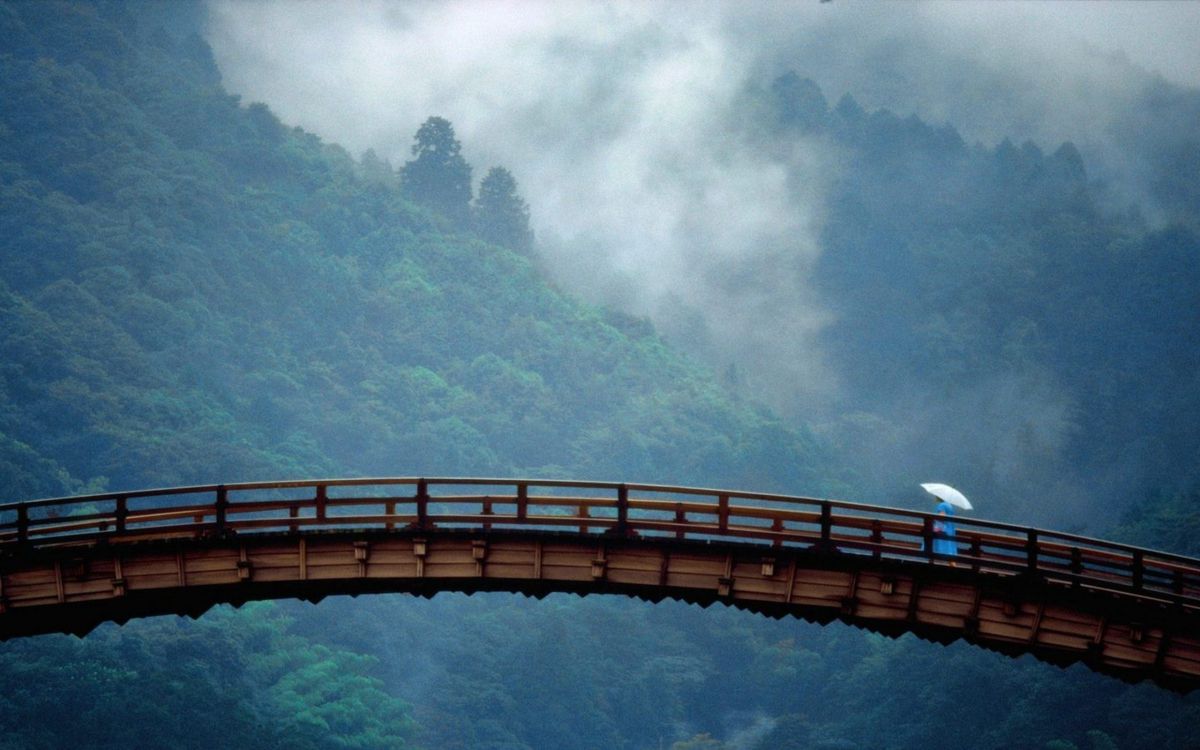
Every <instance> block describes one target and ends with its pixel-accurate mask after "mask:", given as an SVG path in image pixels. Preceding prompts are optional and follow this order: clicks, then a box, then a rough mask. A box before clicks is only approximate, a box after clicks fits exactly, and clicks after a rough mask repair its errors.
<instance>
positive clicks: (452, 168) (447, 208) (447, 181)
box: [401, 117, 471, 226]
mask: <svg viewBox="0 0 1200 750" xmlns="http://www.w3.org/2000/svg"><path fill="white" fill-rule="evenodd" d="M416 141H417V142H416V143H414V144H413V147H412V153H413V156H415V157H416V158H415V159H413V160H412V161H410V162H407V163H405V165H404V168H403V170H402V171H401V181H402V183H401V184H402V185H403V188H404V193H405V194H406V195H407V196H408V197H409V198H411V199H412V200H414V201H416V202H417V203H420V204H422V205H424V206H428V207H429V208H432V209H433V210H435V211H437V212H439V213H441V214H443V215H444V216H446V217H447V218H449V219H451V220H452V221H454V223H456V224H458V225H459V226H466V224H467V222H468V221H469V220H470V211H471V165H469V164H467V162H466V160H465V159H463V157H462V153H461V152H462V144H460V143H459V142H458V139H457V138H455V136H454V126H453V125H451V124H450V121H449V120H447V119H445V118H444V117H430V118H429V119H428V120H426V121H425V123H424V124H423V125H421V127H420V129H419V130H417V136H416Z"/></svg>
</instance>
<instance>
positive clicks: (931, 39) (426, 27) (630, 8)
mask: <svg viewBox="0 0 1200 750" xmlns="http://www.w3.org/2000/svg"><path fill="white" fill-rule="evenodd" d="M210 11H211V12H210V21H211V23H210V32H209V40H210V42H211V43H212V45H213V48H214V52H215V54H216V57H217V60H218V64H219V65H220V68H221V70H222V73H223V75H224V78H225V83H226V86H227V87H228V88H229V89H230V90H231V91H233V92H235V93H238V94H241V95H242V96H243V97H245V98H246V99H248V100H252V101H264V102H266V103H268V104H269V105H270V107H271V108H272V109H273V110H274V111H275V112H277V113H278V114H279V115H280V117H281V118H282V119H283V120H284V121H285V122H287V123H289V124H295V125H300V126H302V127H304V128H306V129H308V130H310V131H313V132H316V133H317V134H319V135H321V136H322V137H324V138H326V139H328V140H331V141H334V142H337V143H340V144H342V145H344V146H346V147H347V148H348V149H349V150H351V151H352V152H355V153H361V152H362V151H364V150H366V149H368V148H372V149H374V150H375V151H376V153H378V154H380V155H383V156H386V157H388V158H389V159H390V161H391V162H392V164H393V165H397V166H398V165H400V164H402V163H403V162H404V161H405V160H406V159H407V158H409V153H408V149H409V146H410V144H411V142H412V135H413V134H414V133H415V132H416V130H417V128H418V127H419V125H420V123H421V122H422V121H424V120H425V118H427V117H428V116H430V115H435V114H436V115H441V116H444V117H447V118H448V119H450V120H451V121H452V122H453V123H454V125H455V127H456V129H457V132H458V135H459V138H460V140H461V141H462V142H463V146H464V149H463V150H464V154H465V156H466V157H467V159H468V161H470V162H471V163H472V164H473V165H474V166H475V168H476V171H477V174H476V176H477V177H478V176H480V175H482V174H483V173H484V172H485V171H486V169H487V168H488V167H490V166H493V165H496V164H502V165H504V166H506V167H508V168H509V169H510V170H511V171H512V172H513V173H514V175H515V176H516V177H517V179H518V182H519V183H520V187H521V190H522V192H523V194H524V195H525V197H526V198H527V200H528V201H529V203H530V206H531V209H532V212H533V222H534V228H535V230H536V232H537V234H538V235H539V238H540V240H541V245H542V254H543V255H544V257H545V261H546V263H547V265H548V267H549V270H550V271H551V273H553V274H554V275H556V276H557V278H558V279H559V280H560V282H561V283H562V284H563V286H565V287H566V288H568V289H570V290H572V291H574V292H575V293H577V294H579V295H581V296H584V297H586V298H588V299H592V300H595V301H599V302H604V303H608V304H612V305H615V306H617V307H620V308H623V309H625V310H628V311H631V312H634V313H637V314H641V315H645V316H648V317H650V318H651V319H652V320H654V321H655V323H656V325H657V326H658V327H659V329H660V330H662V331H663V332H665V333H666V334H667V335H668V336H669V337H670V338H672V339H673V340H674V341H676V342H679V343H681V344H683V345H684V346H686V347H687V348H688V349H690V350H691V351H693V352H695V353H697V354H699V355H700V356H702V357H704V358H705V359H707V360H708V361H709V362H710V363H711V364H712V365H713V367H714V368H717V369H723V368H724V367H725V366H726V365H728V364H731V363H732V364H735V365H736V366H737V368H738V371H739V372H740V373H741V374H742V375H743V377H744V378H745V379H746V380H747V381H748V383H749V384H750V387H751V389H752V392H753V393H754V394H755V395H757V396H758V397H760V398H763V399H764V400H766V401H767V402H768V403H770V404H771V405H772V406H774V407H775V408H776V409H778V410H780V411H781V412H782V413H784V414H786V415H789V416H801V415H803V416H806V417H808V418H809V420H810V421H811V420H812V419H813V418H814V417H815V418H817V419H821V418H822V417H824V416H827V415H828V414H829V412H831V411H834V410H846V411H851V412H852V411H854V410H855V409H862V408H864V407H863V405H855V404H846V403H844V402H842V401H840V400H839V399H840V396H841V395H842V394H841V389H840V388H839V382H838V376H837V373H836V371H835V369H834V367H833V365H832V364H831V362H830V360H829V358H828V357H827V355H826V353H825V351H823V347H822V345H821V341H822V339H821V334H822V332H823V331H824V330H825V329H826V327H827V326H828V325H829V323H830V321H831V316H830V313H829V311H828V309H827V308H826V306H825V305H824V304H823V303H822V300H821V296H820V290H819V289H815V288H813V284H812V282H811V269H812V268H813V267H814V264H815V263H816V262H817V260H818V258H819V257H820V254H821V244H820V236H821V229H822V221H823V216H824V212H825V200H826V198H825V196H826V195H827V194H828V192H829V187H830V185H831V184H832V182H833V181H834V180H836V179H837V177H838V167H839V163H840V155H839V154H838V153H837V151H836V150H835V149H834V148H833V147H832V146H831V144H829V143H826V142H823V141H822V140H820V139H819V138H816V137H797V138H795V139H794V140H793V141H792V143H791V147H790V150H789V151H788V152H786V153H779V152H775V151H773V152H771V153H766V152H764V151H763V150H762V148H763V147H762V146H761V145H756V144H755V142H754V139H753V138H747V137H746V130H745V128H744V124H745V122H746V119H747V117H748V115H747V113H746V112H745V111H743V110H744V107H745V104H746V98H745V94H746V91H747V87H748V86H765V85H767V84H769V82H770V81H771V80H772V79H773V78H774V77H776V76H777V75H779V74H781V73H783V72H785V71H787V70H795V71H796V72H798V73H799V74H800V75H801V76H807V77H811V78H813V79H814V80H815V81H817V82H818V83H819V84H820V85H821V87H822V88H823V89H824V91H825V94H826V96H827V97H828V98H829V99H830V100H831V101H836V100H837V98H838V97H840V96H841V95H842V94H843V93H847V92H849V93H852V94H853V95H854V97H855V98H856V99H858V101H859V102H861V103H862V104H863V105H864V106H866V107H867V108H868V109H870V108H877V107H887V108H890V109H892V110H893V111H895V112H897V113H899V114H900V115H902V116H904V115H908V114H914V113H915V114H916V115H918V116H919V117H921V118H923V119H925V120H926V121H930V122H933V123H935V124H940V123H946V122H948V123H950V124H952V125H954V126H955V127H956V128H957V129H958V130H959V131H960V132H961V133H962V134H963V135H964V137H965V138H966V139H967V140H968V141H975V140H978V141H981V142H983V143H984V144H986V145H992V144H995V143H997V142H998V141H1000V140H1001V139H1003V138H1005V137H1011V138H1012V139H1013V140H1014V141H1017V142H1020V141H1023V140H1025V139H1032V140H1034V141H1035V142H1038V143H1039V144H1040V145H1041V146H1042V147H1043V148H1044V149H1046V150H1053V148H1054V147H1056V146H1057V145H1058V144H1059V143H1060V142H1062V141H1065V140H1072V141H1074V142H1075V143H1076V144H1077V145H1078V146H1079V147H1080V148H1081V150H1082V151H1083V152H1084V155H1085V157H1086V158H1087V161H1088V167H1089V171H1090V173H1091V174H1092V175H1093V177H1096V176H1099V177H1101V178H1104V179H1105V180H1107V181H1108V182H1109V183H1110V185H1111V186H1112V188H1113V195H1114V197H1115V199H1116V200H1118V201H1127V200H1132V199H1138V200H1148V199H1147V198H1146V196H1147V195H1149V190H1148V189H1147V187H1146V183H1147V181H1148V179H1149V177H1148V176H1147V175H1146V174H1144V169H1145V165H1144V163H1143V161H1142V156H1141V152H1139V150H1138V147H1137V144H1132V147H1131V144H1130V142H1129V134H1130V132H1132V131H1133V130H1135V128H1134V126H1133V125H1132V124H1131V123H1133V124H1136V123H1137V122H1138V120H1137V119H1136V117H1135V116H1134V115H1132V114H1131V113H1133V112H1135V111H1137V110H1138V107H1139V106H1140V104H1141V103H1142V102H1143V99H1142V97H1143V96H1144V92H1145V91H1146V89H1147V86H1148V85H1149V84H1150V83H1152V82H1154V81H1155V80H1156V79H1157V78H1158V77H1160V76H1161V77H1163V78H1165V79H1166V80H1168V81H1171V82H1173V83H1175V84H1179V85H1182V86H1187V87H1192V88H1195V87H1197V86H1200V3H1169V2H1168V3H1160V2H1145V3H1046V2H1005V3H994V2H991V3H982V2H981V3H970V2H953V3H949V2H946V3H942V2H938V3H920V4H916V3H857V2H848V1H847V0H834V2H831V3H818V2H815V0H814V1H813V2H806V3H800V2H790V1H789V2H776V3H770V2H758V3H753V4H746V3H735V2H699V1H697V2H682V1H677V2H588V3H584V2H568V1H556V2H538V1H536V0H521V1H519V2H518V1H515V0H514V1H510V2H503V1H501V0H487V1H484V0H476V1H467V0H457V1H455V0H450V1H449V2H406V3H394V2H382V1H374V0H360V1H358V2H315V1H310V2H295V1H292V0H288V1H287V2H284V1H282V0H274V1H271V0H268V1H267V2H255V3H249V2H234V1H233V0H214V1H213V2H212V3H211V4H210ZM996 378H997V380H996V382H994V383H979V384H975V385H974V386H971V387H968V388H966V389H965V390H964V393H963V394H960V396H959V397H958V400H956V401H954V403H938V402H937V399H936V397H935V395H934V394H930V393H926V392H922V391H920V384H915V385H914V387H915V388H917V392H915V393H914V394H912V395H911V396H910V397H909V402H908V403H897V404H893V405H891V406H890V407H887V406H884V405H871V406H870V408H873V409H877V410H878V411H879V412H880V414H877V415H873V416H867V417H864V419H865V422H863V430H862V433H861V435H858V434H856V433H855V432H854V430H853V428H852V425H851V427H850V428H847V427H845V425H843V427H842V429H843V434H842V439H843V440H849V439H851V438H854V439H861V445H853V446H850V445H848V446H847V449H848V451H849V452H851V453H853V452H859V453H861V454H862V455H864V456H868V457H869V456H872V455H875V456H877V458H878V460H877V461H876V462H875V463H874V464H872V465H873V466H875V467H876V469H877V470H878V471H885V470H886V471H887V473H888V476H887V477H881V478H880V482H879V485H880V486H887V487H891V486H892V485H891V484H890V483H891V482H892V481H893V480H892V477H895V476H900V475H904V474H905V472H906V471H909V472H911V471H912V470H913V467H914V466H915V467H920V468H921V469H924V470H927V471H929V472H942V471H944V472H946V473H945V474H939V475H940V476H942V477H943V478H947V477H948V475H949V474H950V473H953V472H954V471H955V470H956V467H957V466H960V465H961V464H962V463H963V462H971V461H975V462H976V463H979V464H980V466H981V467H982V468H980V469H979V471H977V472H976V473H977V474H987V476H988V477H989V479H988V480H987V484H988V485H989V487H990V489H989V491H993V490H994V492H995V493H996V494H1002V493H1004V492H1006V489H1005V488H1006V487H1008V486H1009V485H1011V484H1012V483H1015V482H1017V481H1018V480H1019V478H1020V477H1022V476H1026V477H1028V478H1029V479H1028V482H1038V481H1042V480H1045V482H1049V481H1051V480H1050V478H1051V477H1053V476H1058V475H1061V474H1062V471H1063V470H1064V468H1065V465H1064V463H1062V461H1060V460H1059V459H1060V458H1061V456H1063V455H1065V449H1064V445H1065V441H1067V440H1068V439H1069V438H1070V436H1071V435H1072V434H1073V433H1072V431H1073V427H1072V423H1071V419H1070V413H1071V409H1072V408H1073V407H1072V404H1073V398H1072V394H1069V393H1063V392H1061V389H1059V388H1058V387H1056V386H1055V385H1054V384H1053V383H1047V382H1044V379H1042V377H1041V375H1040V374H1038V373H1033V374H1030V373H1023V372H1011V373H998V374H997V376H996ZM1031 383H1032V384H1033V385H1030V384H1031ZM1014 384H1015V385H1014ZM1018 386H1019V387H1018ZM931 399H932V401H931ZM931 403H934V404H935V405H936V408H934V409H933V411H932V412H931V411H930V404H931ZM970 413H974V414H983V415H985V416H987V417H988V419H989V420H990V422H989V424H988V425H982V426H980V427H979V428H978V429H974V430H972V431H971V432H970V433H969V435H970V439H969V440H963V439H962V438H961V435H962V433H958V432H953V431H949V432H947V431H945V430H941V429H940V428H939V427H938V425H944V424H946V423H948V422H949V421H951V420H953V419H954V418H956V417H957V416H958V415H961V414H970ZM931 415H932V416H931ZM876 417H879V418H881V419H882V420H883V421H882V422H876V421H872V420H873V419H875V418H876ZM935 417H936V418H935ZM854 419H855V417H851V418H850V420H849V421H850V422H853V420H854ZM922 420H925V421H922ZM880 424H882V425H883V427H885V428H887V429H883V428H881V427H880V426H879V425H880ZM989 425H990V426H989ZM888 435H891V437H890V438H889V437H888ZM931 436H936V439H933V440H931ZM939 446H940V447H939ZM993 454H994V455H993ZM1038 456H1049V458H1048V459H1046V460H1044V461H1041V462H1040V463H1039V460H1040V459H1038V458H1037V457H1038ZM1062 460H1063V461H1065V459H1062ZM985 464H986V465H985ZM1056 481H1057V480H1056ZM1063 481H1066V482H1067V483H1068V484H1070V485H1071V486H1063V487H1061V488H1056V490H1055V491H1056V494H1057V495H1058V496H1061V497H1068V496H1069V497H1070V501H1069V502H1066V501H1064V502H1062V503H1060V505H1061V507H1062V509H1064V510H1065V509H1070V510H1071V511H1072V512H1073V511H1074V509H1075V508H1076V507H1078V505H1080V504H1081V503H1083V502H1084V501H1083V500H1082V499H1079V500H1078V501H1077V498H1083V497H1085V496H1084V494H1083V493H1081V492H1079V490H1078V488H1079V486H1081V484H1082V483H1081V482H1075V480H1074V479H1073V478H1068V479H1067V480H1063ZM1045 482H1043V484H1044V483H1045ZM1008 494H1013V492H1012V490H1011V488H1010V489H1009V490H1008ZM889 499H890V498H889ZM1015 510H1016V511H1018V512H1021V513H1024V512H1025V511H1027V510H1029V511H1031V512H1032V509H1028V508H1025V507H1019V508H1015Z"/></svg>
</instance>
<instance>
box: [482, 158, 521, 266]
mask: <svg viewBox="0 0 1200 750" xmlns="http://www.w3.org/2000/svg"><path fill="white" fill-rule="evenodd" d="M475 231H476V232H478V234H479V236H480V237H482V238H483V239H485V240H487V241H488V242H492V243H495V244H497V245H503V246H504V247H507V248H511V249H513V250H519V251H521V252H528V251H529V249H530V248H532V247H533V231H532V230H530V228H529V206H528V205H526V203H525V201H524V200H523V199H522V198H521V196H520V194H518V193H517V181H516V180H515V179H513V176H512V173H511V172H509V171H508V170H507V169H505V168H504V167H492V168H491V169H490V170H488V173H487V176H486V177H484V178H483V182H481V183H480V185H479V197H478V198H477V199H476V201H475Z"/></svg>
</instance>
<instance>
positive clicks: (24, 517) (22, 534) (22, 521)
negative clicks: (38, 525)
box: [17, 503, 29, 543]
mask: <svg viewBox="0 0 1200 750" xmlns="http://www.w3.org/2000/svg"><path fill="white" fill-rule="evenodd" d="M17 541H18V542H22V543H24V542H28V541H29V508H28V507H26V506H25V503H21V504H20V505H18V506H17Z"/></svg>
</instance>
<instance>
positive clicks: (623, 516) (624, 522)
mask: <svg viewBox="0 0 1200 750" xmlns="http://www.w3.org/2000/svg"><path fill="white" fill-rule="evenodd" d="M616 534H617V536H627V535H628V534H629V488H628V487H626V486H625V485H624V484H622V485H621V486H619V487H617V529H616Z"/></svg>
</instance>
